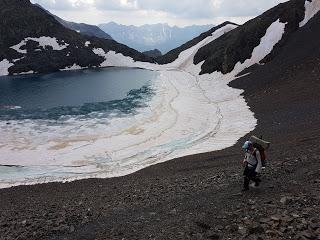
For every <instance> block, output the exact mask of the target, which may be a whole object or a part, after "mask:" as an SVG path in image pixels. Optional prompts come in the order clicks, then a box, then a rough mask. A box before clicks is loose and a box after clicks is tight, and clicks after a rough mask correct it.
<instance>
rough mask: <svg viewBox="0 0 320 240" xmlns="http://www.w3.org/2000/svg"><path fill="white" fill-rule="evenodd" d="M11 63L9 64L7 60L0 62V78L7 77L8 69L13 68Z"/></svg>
mask: <svg viewBox="0 0 320 240" xmlns="http://www.w3.org/2000/svg"><path fill="white" fill-rule="evenodd" d="M13 65H14V64H13V63H10V62H9V61H8V60H7V59H3V60H2V61H1V62H0V76H4V75H8V74H9V71H8V70H9V68H10V67H11V66H13Z"/></svg>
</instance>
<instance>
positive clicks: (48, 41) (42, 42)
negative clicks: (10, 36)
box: [10, 37, 69, 54]
mask: <svg viewBox="0 0 320 240" xmlns="http://www.w3.org/2000/svg"><path fill="white" fill-rule="evenodd" d="M29 40H31V41H35V42H38V43H39V46H40V47H42V48H45V47H46V46H51V47H52V48H53V50H57V51H59V50H62V49H65V48H66V47H68V46H69V44H67V43H64V44H59V43H58V40H57V39H56V38H55V37H54V38H52V37H39V38H32V37H27V38H25V39H24V40H22V41H21V42H20V43H18V44H17V45H14V46H12V47H10V48H12V49H14V50H16V51H17V52H19V53H23V54H26V53H27V50H25V49H21V47H23V46H25V45H26V44H27V42H28V41H29Z"/></svg>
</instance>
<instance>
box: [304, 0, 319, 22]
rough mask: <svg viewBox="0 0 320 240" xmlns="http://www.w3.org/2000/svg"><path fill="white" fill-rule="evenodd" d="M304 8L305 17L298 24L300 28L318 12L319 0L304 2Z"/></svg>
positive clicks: (306, 0)
mask: <svg viewBox="0 0 320 240" xmlns="http://www.w3.org/2000/svg"><path fill="white" fill-rule="evenodd" d="M304 6H305V9H306V10H305V16H304V19H303V20H302V21H301V22H300V24H299V26H300V27H303V26H304V25H306V24H307V23H308V22H309V20H310V19H311V18H313V17H314V16H315V15H316V14H317V13H318V12H319V11H320V0H312V2H309V1H308V0H305V3H304Z"/></svg>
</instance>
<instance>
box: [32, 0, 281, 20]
mask: <svg viewBox="0 0 320 240" xmlns="http://www.w3.org/2000/svg"><path fill="white" fill-rule="evenodd" d="M31 2H32V3H38V4H40V5H41V6H43V7H44V8H46V9H47V10H49V11H50V12H52V13H54V14H56V15H58V16H59V17H61V18H63V19H65V20H68V21H73V22H83V23H88V24H96V25H97V24H100V23H107V22H111V21H114V22H117V23H120V24H125V25H137V26H139V25H143V24H154V23H168V24H169V25H171V26H173V25H177V26H187V25H194V24H215V25H217V24H219V23H222V22H224V21H227V20H228V21H233V22H235V23H239V24H242V23H244V22H246V21H248V20H249V19H251V18H253V17H255V16H258V15H260V14H261V13H263V12H264V11H266V10H268V9H269V8H271V7H273V6H276V5H277V4H279V3H281V2H286V0H31Z"/></svg>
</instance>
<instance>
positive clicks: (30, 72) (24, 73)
mask: <svg viewBox="0 0 320 240" xmlns="http://www.w3.org/2000/svg"><path fill="white" fill-rule="evenodd" d="M34 73H35V72H34V71H33V70H30V71H27V72H20V73H14V74H13V75H28V74H34Z"/></svg>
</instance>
